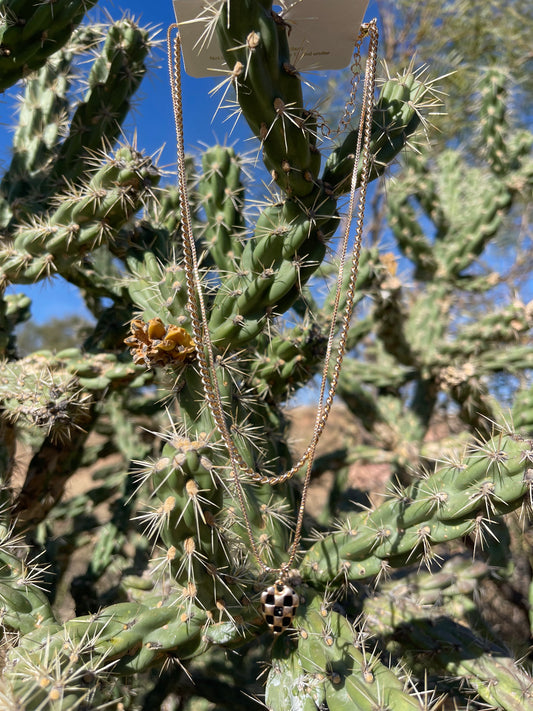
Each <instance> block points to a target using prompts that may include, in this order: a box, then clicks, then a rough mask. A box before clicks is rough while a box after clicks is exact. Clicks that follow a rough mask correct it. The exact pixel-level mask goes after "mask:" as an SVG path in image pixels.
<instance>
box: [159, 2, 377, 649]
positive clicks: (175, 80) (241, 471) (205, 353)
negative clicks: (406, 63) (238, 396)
mask: <svg viewBox="0 0 533 711" xmlns="http://www.w3.org/2000/svg"><path fill="white" fill-rule="evenodd" d="M308 10H309V8H308ZM196 12H198V8H196ZM227 12H228V26H229V32H230V33H231V32H232V31H233V21H232V20H231V10H230V9H228V10H227ZM265 12H268V13H269V14H270V19H271V20H272V18H274V21H275V23H274V24H275V25H279V24H280V23H281V24H282V30H281V31H282V32H285V33H289V30H290V27H289V25H288V23H286V22H285V20H283V19H282V18H279V21H278V19H276V18H278V17H279V16H278V15H277V14H276V13H275V12H274V10H272V9H270V6H269V7H268V8H266V9H265ZM174 28H176V26H174ZM174 28H170V29H169V35H168V36H169V60H170V61H169V65H170V66H171V72H170V80H171V89H172V99H173V107H174V116H175V124H176V140H177V155H178V187H179V194H180V204H181V205H182V239H183V253H184V265H185V276H186V283H187V294H188V303H187V306H188V311H189V314H190V316H191V323H192V331H193V341H194V345H195V348H196V356H197V362H198V368H199V372H200V375H201V380H202V385H203V390H204V396H205V400H206V403H207V405H208V407H209V410H210V412H211V415H212V417H213V420H214V422H215V424H216V427H217V429H218V431H219V433H220V435H221V437H222V440H223V442H224V445H225V447H226V449H227V453H228V458H229V463H230V469H231V476H232V479H233V482H234V486H235V491H236V495H237V499H238V501H239V504H240V510H241V513H242V516H243V519H244V527H245V529H246V533H247V536H248V539H249V542H250V550H251V553H252V555H253V557H254V558H255V560H256V562H257V564H258V566H259V568H260V569H261V570H262V572H263V573H264V574H268V575H275V576H276V582H275V584H274V585H272V586H270V587H268V588H266V589H265V590H264V591H263V592H262V594H261V609H262V612H263V616H264V619H265V621H266V623H267V624H268V626H269V628H270V630H271V631H272V632H273V634H275V635H278V634H280V633H282V632H283V630H284V629H286V628H287V627H289V626H290V624H291V622H292V619H293V617H294V615H295V614H296V609H297V607H298V605H299V597H298V594H297V593H296V591H295V590H293V589H292V587H290V586H289V584H288V582H289V579H290V578H291V568H292V566H293V563H294V561H295V559H296V557H297V551H298V546H299V543H300V540H301V536H302V526H303V516H304V509H305V503H306V499H307V493H308V490H309V485H310V481H311V470H312V466H313V459H314V455H315V451H316V447H317V444H318V441H319V439H320V436H321V434H322V432H323V431H324V428H325V425H326V422H327V418H328V415H329V412H330V409H331V404H332V401H333V397H334V395H335V389H336V385H337V380H338V376H339V373H340V370H341V366H342V361H343V357H344V353H345V350H346V339H347V335H348V329H349V325H350V320H351V315H352V312H353V307H354V294H355V292H354V285H355V282H356V280H357V275H358V271H359V255H360V250H361V239H362V231H363V217H364V207H365V200H366V189H367V185H368V181H369V176H370V160H369V154H370V148H369V146H370V136H371V127H372V118H373V97H374V88H375V70H376V57H377V47H378V30H377V25H376V21H375V20H373V21H372V22H370V23H368V24H365V25H362V26H361V30H360V33H359V36H358V39H357V42H356V44H355V51H356V56H357V58H359V52H360V45H361V42H362V41H363V39H364V38H365V37H367V36H368V37H369V38H370V44H369V50H368V59H367V65H366V72H365V80H364V87H363V98H362V109H361V119H360V131H359V139H358V142H357V145H356V148H355V155H356V156H357V157H356V159H355V160H354V167H353V170H352V174H351V187H350V201H349V207H348V216H347V220H346V225H345V227H344V234H343V242H342V251H341V254H342V255H343V256H342V258H341V262H340V267H339V273H338V279H337V291H336V297H335V303H334V308H333V318H332V320H331V327H330V331H329V338H328V348H327V352H326V357H325V361H324V367H323V371H322V385H321V390H320V396H319V400H318V408H317V414H316V419H315V425H314V431H313V436H312V439H311V442H310V444H309V446H308V447H307V450H306V452H305V454H304V455H303V456H302V458H301V459H300V461H299V462H298V464H296V465H295V466H294V467H292V468H291V469H290V470H288V471H286V472H284V473H283V474H280V475H278V476H276V477H269V476H265V475H264V474H262V473H260V472H256V471H254V470H253V469H252V468H251V467H250V466H249V465H248V464H247V462H246V461H245V460H244V459H243V457H242V455H241V454H240V452H239V450H238V447H237V444H236V443H235V441H234V439H233V437H232V434H231V428H230V425H229V424H228V420H227V416H226V414H225V412H224V405H223V400H222V392H221V388H220V384H219V376H218V370H219V367H218V365H217V359H216V353H215V351H216V346H217V344H216V341H215V339H214V338H213V337H212V334H211V332H210V328H209V322H208V318H207V308H206V301H205V297H204V293H203V287H202V283H201V278H200V271H199V264H198V256H197V252H196V243H195V236H194V235H193V230H192V221H191V216H190V214H189V209H188V206H189V205H190V204H191V203H190V199H189V195H188V188H187V176H186V173H185V149H184V138H183V102H182V92H181V70H180V62H181V55H182V41H181V35H180V33H179V26H178V33H177V34H176V35H175V40H174V44H173V45H171V42H170V38H171V34H172V29H174ZM276 31H279V28H278V29H277V30H276ZM251 34H253V35H254V37H253V38H252V39H250V37H251ZM256 35H257V33H249V34H248V35H247V41H248V44H249V45H250V42H253V50H250V51H254V50H255V49H256V48H257V47H258V46H259V45H260V43H261V41H262V40H261V37H260V36H259V35H257V36H256ZM172 47H173V49H172ZM230 49H231V48H230ZM235 62H236V64H235V66H237V63H238V60H235ZM233 71H234V73H235V67H234V68H233ZM239 73H240V69H239ZM238 76H239V74H235V80H236V82H237V83H238ZM352 100H353V97H352ZM277 101H281V100H280V99H277ZM286 150H287V152H288V150H289V146H288V143H287V148H286ZM360 159H361V160H362V165H363V169H362V173H361V176H360V177H359V173H358V166H359V160H360ZM285 162H287V163H288V160H287V159H285ZM357 187H359V188H360V190H359V199H358V203H357V206H356V199H355V194H356V189H357ZM354 213H355V214H356V216H357V219H356V235H355V240H354V246H353V248H352V257H351V270H350V289H349V295H348V297H347V298H346V307H345V310H344V315H343V318H342V327H341V332H340V339H339V344H338V347H337V355H336V358H335V362H334V365H333V363H331V357H332V353H333V352H334V350H335V349H334V340H335V339H336V322H337V314H338V311H339V304H340V302H341V295H342V291H343V286H342V285H343V272H344V267H345V262H346V255H347V254H348V240H349V236H350V226H351V222H352V218H353V217H354ZM330 366H333V372H334V375H333V377H331V378H329V379H330V385H329V388H328V386H327V382H328V377H329V373H330V372H331V369H330ZM326 391H328V392H327V397H326ZM303 466H305V471H306V473H305V477H304V481H303V487H302V495H301V502H300V506H299V509H298V514H297V517H296V522H295V525H294V534H293V540H292V542H291V543H290V545H289V546H288V549H287V551H286V555H287V560H286V561H285V562H284V563H283V564H282V565H281V566H280V567H271V566H270V565H267V563H266V562H265V560H264V559H263V556H262V555H261V551H260V547H259V545H258V544H257V542H256V540H255V537H254V531H253V526H252V522H251V520H250V517H249V514H248V512H247V507H246V497H245V492H244V488H243V482H242V479H246V478H251V479H252V480H254V481H256V482H259V483H261V484H271V485H273V484H279V483H282V482H284V481H286V480H287V479H290V478H291V477H292V476H294V474H296V472H298V471H299V470H300V469H301V468H302V467H303Z"/></svg>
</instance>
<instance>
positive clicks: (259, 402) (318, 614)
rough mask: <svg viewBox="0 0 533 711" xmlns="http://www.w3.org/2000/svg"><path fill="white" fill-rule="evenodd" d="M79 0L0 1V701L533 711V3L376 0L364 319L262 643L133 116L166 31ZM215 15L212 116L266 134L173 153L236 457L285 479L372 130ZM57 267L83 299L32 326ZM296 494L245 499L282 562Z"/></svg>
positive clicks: (160, 207) (166, 208) (338, 88)
mask: <svg viewBox="0 0 533 711" xmlns="http://www.w3.org/2000/svg"><path fill="white" fill-rule="evenodd" d="M303 1H304V2H305V0H303ZM94 5H96V2H94V1H92V0H0V50H1V51H0V86H1V88H2V90H4V91H8V90H9V91H10V93H9V96H13V95H14V93H16V95H17V96H18V101H17V107H16V112H15V113H14V114H13V122H12V124H11V125H8V126H4V131H6V132H7V131H9V132H10V135H11V136H12V149H11V152H10V155H9V157H8V159H7V160H6V161H5V165H4V166H3V175H2V178H1V182H0V352H1V353H0V355H1V362H0V369H1V370H0V477H1V494H0V495H1V501H0V622H1V633H2V642H1V646H0V668H1V678H0V707H1V708H2V709H6V711H9V710H13V711H14V710H15V709H16V710H17V711H22V710H24V711H26V710H27V711H30V710H31V711H37V710H38V711H45V710H48V709H50V710H51V711H70V710H71V709H80V710H82V709H104V708H105V709H115V710H116V711H119V710H124V711H126V710H127V711H130V710H131V711H134V710H135V711H137V710H138V711H141V710H142V711H152V710H154V709H161V711H178V710H179V711H222V710H223V709H232V710H233V711H241V710H243V711H244V710H245V709H254V708H261V707H263V708H265V707H266V708H268V709H272V710H273V711H286V710H288V709H291V710H294V711H296V709H298V710H300V709H304V710H305V711H313V710H315V711H328V709H329V710H330V711H338V710H341V709H342V710H343V711H344V710H346V711H348V710H350V711H351V710H353V709H355V710H361V711H404V710H409V711H411V710H412V711H416V710H418V711H422V710H429V709H432V710H433V711H436V710H437V709H439V710H442V711H445V710H446V711H447V710H452V709H453V710H454V711H467V710H468V711H475V710H477V709H479V710H480V711H481V709H494V710H498V711H517V710H518V709H526V710H527V709H533V675H532V663H533V658H532V656H531V652H530V647H531V641H532V636H533V632H532V630H533V614H532V612H531V601H533V583H532V578H533V575H532V570H533V532H532V528H531V524H530V520H531V508H532V504H533V382H532V379H531V375H532V370H533V355H532V338H531V327H532V325H533V302H532V298H533V293H532V292H533V290H532V287H531V277H530V274H531V268H532V266H533V264H532V262H533V258H532V254H533V252H532V250H531V222H530V220H531V206H532V204H533V202H532V196H533V194H532V186H533V156H532V145H533V133H532V131H531V113H530V110H529V112H528V108H527V107H528V102H529V106H530V100H531V95H532V91H533V86H532V84H531V76H533V73H532V72H531V68H532V67H531V63H532V59H533V57H532V54H531V46H530V41H531V37H530V28H531V26H532V24H533V17H532V12H533V11H532V9H531V8H530V7H529V6H528V4H527V3H521V2H510V3H509V2H507V3H503V2H481V0H476V1H475V2H471V1H470V2H466V1H465V0H449V1H446V2H444V3H443V2H436V0H428V1H427V2H425V3H423V6H421V4H420V3H415V4H413V3H409V2H407V0H396V2H394V3H392V2H385V1H383V2H380V3H379V4H377V5H374V4H371V6H370V8H369V13H368V16H369V17H370V16H372V13H376V14H378V15H379V25H380V28H381V34H382V49H381V52H382V56H383V59H384V60H385V61H384V62H383V63H382V64H381V65H380V67H379V69H378V73H379V76H380V78H381V81H380V82H379V87H378V90H377V91H376V96H375V113H374V120H373V125H372V138H371V145H370V150H371V161H372V172H371V177H372V180H373V182H372V189H371V193H370V195H371V200H370V203H371V204H370V205H369V206H368V210H367V229H366V231H365V244H364V249H363V251H362V253H361V263H360V274H359V279H358V281H357V285H356V297H355V298H356V304H357V307H356V314H355V317H354V319H353V322H352V326H351V329H350V332H349V335H348V345H349V357H347V358H346V360H345V363H344V367H343V371H342V375H341V379H340V383H339V390H338V400H337V404H336V408H337V409H336V410H334V413H333V415H332V417H333V418H334V420H335V423H334V424H333V426H332V430H333V431H332V430H331V429H330V430H329V431H328V430H327V431H326V434H325V435H324V441H323V442H322V443H321V448H320V451H319V453H318V457H317V459H316V461H315V465H314V469H313V483H312V488H311V497H310V502H309V503H310V505H309V510H308V515H307V517H306V520H305V524H304V536H303V539H302V544H301V553H300V555H299V557H298V560H297V563H298V569H297V571H295V573H294V575H293V577H292V581H291V582H292V584H293V585H294V587H295V588H296V590H297V592H298V594H299V595H300V597H301V603H300V607H299V609H298V613H297V615H296V617H295V619H294V621H293V628H291V629H290V630H288V631H286V632H284V634H283V635H281V636H280V637H278V638H276V639H274V638H273V636H272V634H271V633H270V632H269V631H268V629H267V627H266V624H265V623H264V622H263V620H262V617H261V614H260V604H259V597H260V592H261V590H262V589H263V588H264V587H265V585H270V584H271V583H272V582H273V581H271V580H268V579H266V578H265V577H264V576H263V575H262V574H261V571H260V569H259V566H258V564H257V561H256V560H255V559H254V557H253V556H252V555H251V553H250V544H249V540H248V538H247V535H246V530H245V522H244V519H243V516H242V511H241V510H240V508H239V504H238V501H237V499H236V492H235V488H234V484H233V483H232V480H231V477H230V475H229V467H228V454H227V452H226V451H225V449H224V446H223V444H222V443H221V440H220V436H219V435H218V433H217V431H216V429H215V427H214V423H213V420H212V416H211V414H210V412H209V410H208V409H207V407H206V403H205V398H204V394H203V391H202V384H201V379H200V376H199V373H198V371H197V366H196V362H195V350H194V343H193V341H192V332H191V323H190V317H189V314H188V312H187V309H186V302H187V294H186V284H185V273H184V264H183V255H182V247H181V236H180V224H181V215H180V204H179V199H178V195H177V189H176V187H175V183H176V179H175V174H173V171H172V170H171V169H169V167H168V166H166V167H162V166H160V165H158V161H157V159H156V157H154V156H153V155H150V154H149V153H148V152H145V151H143V148H142V146H141V145H138V144H137V141H136V139H135V138H131V139H130V140H128V138H127V137H126V136H127V132H126V130H125V129H124V122H125V121H126V119H127V117H128V116H129V115H130V110H131V107H132V102H134V100H135V97H136V95H137V92H138V89H139V87H140V85H141V82H142V81H143V78H144V77H145V75H146V74H147V70H148V67H149V66H150V63H151V62H152V64H153V63H154V61H159V62H161V61H162V57H163V50H162V47H161V46H160V44H161V43H160V41H159V40H158V39H157V37H156V36H154V32H153V30H149V29H146V28H144V27H143V24H142V22H138V21H136V20H135V19H133V17H132V16H131V14H127V15H125V16H124V17H122V19H118V20H111V19H108V21H107V22H105V23H98V22H96V21H95V19H94V17H95V16H94V12H95V11H96V10H97V9H98V8H97V7H93V6H94ZM125 5H127V3H125ZM169 5H170V2H169ZM275 7H277V6H275ZM149 11H150V8H149V7H146V10H145V12H144V15H145V17H146V18H147V19H148V20H149V19H150V18H149ZM201 21H202V22H204V23H205V26H206V30H207V31H213V32H216V33H217V35H218V38H219V41H220V43H221V47H222V50H223V53H224V57H225V60H226V63H227V65H228V70H227V72H225V73H223V74H221V78H220V81H218V82H215V84H218V85H219V88H218V93H217V96H218V97H219V99H220V109H219V111H218V112H217V115H216V117H215V124H216V123H217V122H220V126H222V127H221V128H220V127H219V129H217V130H218V131H219V132H221V133H222V134H223V132H224V131H226V128H225V127H224V126H225V125H224V124H222V121H223V120H224V119H225V118H227V117H228V116H229V117H230V123H229V124H228V126H230V125H231V123H232V122H233V121H234V119H235V118H236V117H239V118H240V119H241V123H242V124H243V125H245V124H247V125H248V126H249V128H250V129H251V132H252V133H253V136H254V137H255V138H254V140H255V143H254V144H252V143H251V142H247V143H246V144H243V145H244V149H243V146H242V145H241V144H239V145H236V146H233V147H231V145H230V144H231V138H229V139H228V140H227V141H226V142H224V141H221V143H220V144H219V145H210V146H208V147H204V148H203V149H202V151H199V152H198V154H197V155H191V156H190V157H189V158H188V159H187V166H186V167H187V173H188V176H189V184H190V191H191V210H192V217H193V225H194V229H195V236H196V240H197V247H198V251H199V253H200V254H201V268H202V275H203V279H204V288H205V290H206V304H207V315H208V319H209V328H210V331H211V334H212V338H213V340H214V344H215V347H216V356H217V358H216V362H217V368H218V370H219V382H220V388H221V392H222V395H223V400H224V405H225V408H226V413H227V418H228V422H229V425H230V429H231V433H232V436H233V438H234V441H235V443H236V446H237V448H238V450H239V453H240V455H241V457H242V458H243V460H244V462H246V464H247V465H248V466H250V467H253V468H254V469H256V470H259V471H261V472H262V473H265V474H269V475H279V474H281V473H282V472H283V471H285V470H287V469H288V468H290V467H291V465H292V463H293V462H294V461H296V459H297V456H298V453H299V452H300V451H301V445H302V441H303V442H304V443H305V442H306V441H307V439H308V438H309V436H310V431H306V428H305V427H304V424H305V421H306V418H307V419H309V417H308V411H309V410H311V411H314V406H315V404H316V397H317V388H316V376H317V374H319V373H320V371H321V367H322V362H323V359H324V355H325V351H326V341H327V334H328V329H329V325H330V321H331V314H332V303H333V296H334V290H335V281H336V275H337V269H338V263H337V260H336V247H337V238H336V235H337V233H338V228H339V225H340V224H342V219H343V214H344V210H345V207H346V196H347V193H348V191H349V182H350V176H351V173H352V169H353V162H354V150H355V146H356V143H357V130H358V129H357V126H358V121H357V118H358V117H357V112H356V113H355V115H354V117H353V125H351V126H348V127H347V128H346V129H345V130H344V131H343V132H342V133H341V134H340V135H339V136H337V137H336V138H328V137H327V136H326V135H323V134H324V133H325V132H324V131H323V130H322V128H323V124H324V122H325V121H327V123H328V124H330V125H331V126H332V127H333V128H334V127H335V125H336V123H337V121H338V117H340V116H341V115H342V107H343V106H344V104H345V101H346V99H347V91H348V93H349V89H348V90H346V88H345V86H346V84H349V78H348V79H347V78H346V76H345V75H344V74H343V73H340V74H335V75H334V76H333V77H326V78H320V77H319V76H318V75H314V74H312V73H310V74H304V75H300V73H299V72H298V62H297V58H295V57H290V56H289V51H288V42H287V36H288V33H289V31H290V26H288V25H287V23H286V22H284V21H283V20H282V18H280V16H279V15H278V14H277V13H276V12H273V11H272V4H271V3H270V2H269V1H268V0H231V2H230V0H227V1H226V0H217V1H215V2H206V3H205V9H204V12H203V13H202V16H201ZM355 34H356V32H354V35H355ZM354 39H355V37H354ZM154 57H156V60H154ZM363 57H364V53H363ZM362 64H363V67H364V59H363V62H362ZM439 75H440V78H438V79H437V77H438V76H439ZM310 84H315V86H314V87H311V86H310ZM143 89H144V91H145V94H146V95H147V96H148V100H149V91H150V89H149V87H148V85H147V84H143ZM6 96H7V95H6ZM6 101H8V99H6ZM191 101H196V99H195V98H191V97H188V96H185V111H186V112H187V111H188V102H191ZM168 112H169V113H170V112H171V103H170V97H169V101H168ZM324 117H325V118H324ZM129 120H130V121H131V117H130V119H129ZM227 130H228V131H229V128H228V129H227ZM334 133H335V132H334V130H333V131H332V135H334ZM164 141H166V142H170V143H173V141H174V137H173V136H172V135H169V136H164V137H162V138H161V143H163V142H164ZM250 151H251V152H250ZM262 162H264V164H265V166H266V170H265V167H263V165H262ZM57 279H62V280H64V281H66V282H68V283H69V284H70V285H71V287H72V288H74V289H76V290H77V291H78V293H79V295H80V297H81V298H82V299H83V302H84V304H85V306H86V311H87V313H89V314H90V315H91V317H90V318H85V317H83V318H82V317H78V318H77V320H75V321H70V320H67V321H65V320H63V321H62V320H61V318H59V317H58V318H57V319H56V320H55V321H54V322H53V323H50V324H49V325H48V328H47V329H46V328H44V327H42V326H37V325H36V324H35V321H33V320H32V309H33V310H34V309H35V307H34V306H33V305H32V303H31V299H30V297H29V296H28V295H27V293H26V287H27V286H28V285H33V284H36V283H39V282H43V281H50V280H57ZM342 306H344V304H343V303H341V307H342ZM294 403H305V404H306V405H308V407H304V406H302V405H301V404H300V406H299V407H298V409H297V410H294V409H293V405H294ZM295 413H296V414H295ZM300 480H301V477H300V475H299V474H297V475H296V477H295V478H294V479H293V480H291V481H288V482H285V483H283V484H281V485H280V486H276V487H271V486H270V485H269V484H261V485H258V484H253V485H251V484H247V485H246V486H245V491H246V501H247V511H248V516H249V518H250V520H251V523H252V529H253V533H254V538H255V541H256V543H257V546H258V548H259V550H260V551H261V555H262V558H263V560H264V561H265V563H266V564H267V565H271V566H272V567H279V566H281V565H282V564H283V562H284V561H285V560H286V559H287V549H288V547H289V545H290V540H291V532H292V530H293V527H294V522H295V518H296V511H297V508H298V504H299V501H300V495H301V491H300V487H299V481H300Z"/></svg>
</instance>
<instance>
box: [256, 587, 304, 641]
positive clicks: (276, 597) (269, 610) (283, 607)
mask: <svg viewBox="0 0 533 711" xmlns="http://www.w3.org/2000/svg"><path fill="white" fill-rule="evenodd" d="M299 604H300V599H299V597H298V594H297V593H296V591H295V590H293V589H292V588H291V587H289V586H288V585H285V583H283V582H282V581H281V580H277V581H276V583H275V584H274V585H271V586H270V587H269V588H267V589H266V590H263V592H262V593H261V609H262V611H263V617H264V618H265V620H266V623H267V625H268V626H269V627H270V630H271V632H272V633H273V634H276V635H277V634H281V633H282V632H283V630H285V629H287V627H289V625H290V624H291V622H292V620H293V617H294V615H295V614H296V608H297V607H298V605H299Z"/></svg>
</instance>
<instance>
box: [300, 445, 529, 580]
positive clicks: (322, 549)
mask: <svg viewBox="0 0 533 711" xmlns="http://www.w3.org/2000/svg"><path fill="white" fill-rule="evenodd" d="M531 457H532V454H531V442H530V441H528V440H521V439H519V438H517V437H514V436H512V435H510V434H507V435H506V434H505V433H500V434H499V435H496V436H495V438H493V439H492V440H490V441H489V442H487V443H486V444H480V445H479V447H474V448H473V449H472V452H471V454H470V455H469V456H468V457H466V458H465V459H464V460H463V461H462V462H461V463H460V464H459V465H458V466H457V467H455V466H449V467H443V468H441V469H437V470H436V471H435V473H434V474H432V475H431V476H429V477H427V479H425V480H424V481H423V482H422V484H421V485H420V484H419V483H418V482H415V483H413V484H412V485H411V486H409V487H407V488H406V489H405V491H403V492H401V496H399V497H398V498H389V499H387V500H386V501H385V502H383V503H382V504H381V505H380V506H378V507H377V508H376V509H374V510H373V511H372V512H371V513H358V514H355V515H353V516H350V518H349V519H347V520H346V522H345V524H344V526H343V527H342V529H341V530H340V531H339V532H337V533H330V534H328V535H326V536H325V537H324V538H323V540H319V541H317V542H316V543H315V544H313V545H312V546H311V548H309V550H308V551H307V552H306V554H305V556H304V559H303V561H302V566H301V569H302V571H303V574H304V575H305V576H306V577H309V579H310V580H313V581H314V582H315V583H316V584H320V583H322V584H325V583H326V582H327V581H328V580H331V579H337V580H343V579H345V580H349V581H351V580H361V579H365V578H367V577H370V576H373V575H377V574H378V573H379V572H380V570H381V569H382V567H383V566H390V567H392V568H394V567H398V566H403V565H405V564H406V562H407V561H409V560H410V561H414V560H423V561H425V562H429V561H430V560H431V559H432V547H433V546H434V545H436V544H438V543H442V542H446V541H450V540H454V539H456V538H461V537H462V536H465V535H467V534H469V533H475V532H476V521H477V518H476V516H477V515H479V516H481V517H483V516H487V517H489V518H490V517H491V515H495V514H497V513H507V512H508V511H512V510H514V509H516V508H519V507H520V506H521V505H522V504H523V501H524V497H525V496H528V493H529V487H530V482H529V478H528V471H529V469H528V467H529V466H530V462H531Z"/></svg>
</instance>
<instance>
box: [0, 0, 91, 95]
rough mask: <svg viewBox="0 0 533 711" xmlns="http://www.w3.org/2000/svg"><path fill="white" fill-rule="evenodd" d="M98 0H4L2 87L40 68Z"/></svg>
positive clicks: (0, 60) (0, 28)
mask: <svg viewBox="0 0 533 711" xmlns="http://www.w3.org/2000/svg"><path fill="white" fill-rule="evenodd" d="M95 3H96V0H75V1H74V2H73V1H72V0H58V1H57V2H54V3H51V2H43V3H38V4H36V3H35V2H33V0H3V1H2V3H1V4H0V48H1V52H0V77H1V79H0V90H4V89H7V88H8V87H10V86H12V85H13V84H15V83H16V82H17V81H18V80H19V79H21V78H23V77H24V76H26V75H27V74H29V73H30V72H33V71H35V70H37V69H40V68H41V67H42V66H43V65H44V64H45V62H46V61H47V59H48V58H49V57H50V55H52V54H54V53H55V52H57V51H58V50H59V49H61V47H62V46H63V45H64V44H65V43H66V42H67V41H68V40H69V39H70V36H71V34H72V30H73V28H74V27H75V26H76V25H78V24H79V23H80V22H81V21H82V19H83V17H84V15H85V13H86V12H87V10H88V9H89V8H90V7H92V6H93V5H94V4H95Z"/></svg>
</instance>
